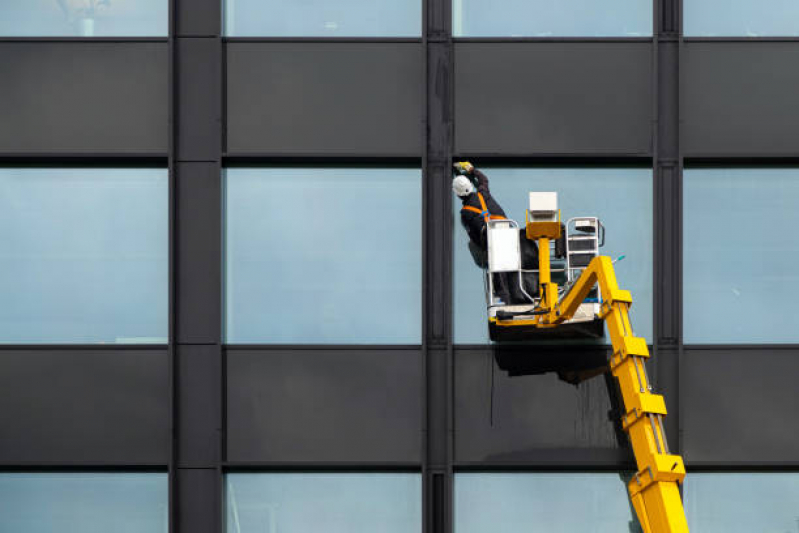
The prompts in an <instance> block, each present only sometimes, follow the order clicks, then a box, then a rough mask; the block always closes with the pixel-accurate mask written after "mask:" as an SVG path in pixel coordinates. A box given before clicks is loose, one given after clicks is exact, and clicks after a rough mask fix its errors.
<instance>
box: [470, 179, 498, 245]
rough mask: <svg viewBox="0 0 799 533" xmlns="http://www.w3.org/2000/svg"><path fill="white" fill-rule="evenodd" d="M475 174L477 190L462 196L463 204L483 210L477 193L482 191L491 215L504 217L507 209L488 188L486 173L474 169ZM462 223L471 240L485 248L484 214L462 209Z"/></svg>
mask: <svg viewBox="0 0 799 533" xmlns="http://www.w3.org/2000/svg"><path fill="white" fill-rule="evenodd" d="M474 175H475V177H476V178H477V192H473V193H472V194H470V195H468V196H464V197H462V198H461V201H462V202H463V205H464V206H466V205H469V206H472V207H476V208H477V209H480V210H482V209H483V207H482V206H481V205H480V198H478V196H477V193H480V194H482V195H483V200H485V203H486V207H487V208H488V213H489V215H498V216H501V217H504V216H505V211H503V210H502V208H501V207H500V206H499V204H498V203H497V202H496V200H494V197H493V196H491V192H490V191H489V190H488V178H487V177H486V175H485V174H483V173H482V172H480V171H479V170H477V169H475V170H474ZM461 223H462V224H463V227H465V228H466V231H467V233H468V234H469V238H470V239H471V241H472V242H473V243H474V244H475V245H477V246H479V247H480V248H481V249H483V250H485V249H486V246H487V243H486V235H485V226H486V223H485V219H484V218H483V216H482V215H480V214H479V213H475V212H474V211H470V210H468V209H461Z"/></svg>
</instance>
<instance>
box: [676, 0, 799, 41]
mask: <svg viewBox="0 0 799 533" xmlns="http://www.w3.org/2000/svg"><path fill="white" fill-rule="evenodd" d="M683 26H684V31H685V35H688V36H706V37H714V36H722V37H729V36H732V37H765V36H797V35H799V2H797V1H796V0H765V1H764V0H684V2H683Z"/></svg>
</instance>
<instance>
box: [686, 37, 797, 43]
mask: <svg viewBox="0 0 799 533" xmlns="http://www.w3.org/2000/svg"><path fill="white" fill-rule="evenodd" d="M683 42H685V43H799V37H790V36H785V37H779V36H763V37H747V36H729V37H702V36H690V37H687V36H686V37H683Z"/></svg>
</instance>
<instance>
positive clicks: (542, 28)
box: [452, 0, 652, 37]
mask: <svg viewBox="0 0 799 533" xmlns="http://www.w3.org/2000/svg"><path fill="white" fill-rule="evenodd" d="M452 32H453V35H455V36H456V37H608V36H615V37H640V36H649V35H652V2H649V1H641V0H606V1H604V2H597V1H596V0H557V1H556V2H553V1H552V0H452Z"/></svg>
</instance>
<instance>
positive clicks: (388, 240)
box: [225, 168, 422, 344]
mask: <svg viewBox="0 0 799 533" xmlns="http://www.w3.org/2000/svg"><path fill="white" fill-rule="evenodd" d="M226 175H227V176H226V180H225V184H226V196H227V199H226V221H227V227H226V231H225V234H226V258H227V264H226V303H227V309H226V324H227V332H226V336H227V342H229V343H277V344H284V343H292V344H293V343H315V344H333V343H338V344H342V343H343V344H418V343H419V342H421V321H422V318H421V305H422V295H421V287H422V250H421V249H422V244H421V243H422V240H421V239H422V235H421V232H422V229H421V217H422V211H421V172H420V171H419V169H410V168H233V169H228V170H227V171H226Z"/></svg>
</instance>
